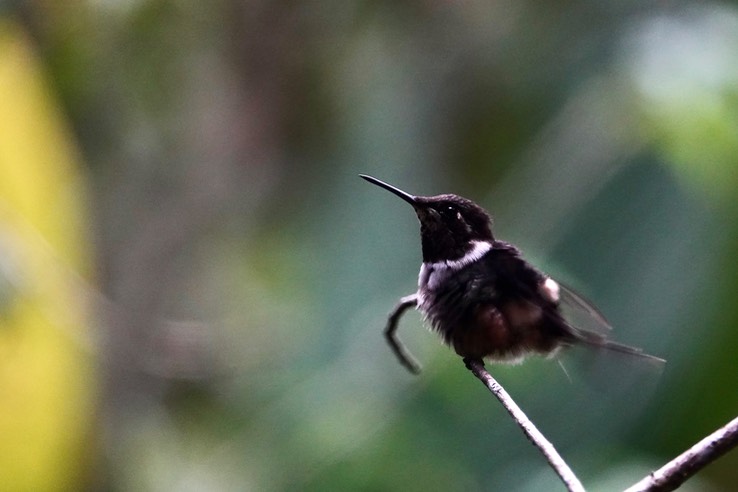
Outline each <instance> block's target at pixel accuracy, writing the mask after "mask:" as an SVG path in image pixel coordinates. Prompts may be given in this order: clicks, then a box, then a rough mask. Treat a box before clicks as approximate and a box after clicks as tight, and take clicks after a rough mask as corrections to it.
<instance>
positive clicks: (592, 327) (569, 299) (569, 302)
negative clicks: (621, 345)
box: [559, 283, 612, 334]
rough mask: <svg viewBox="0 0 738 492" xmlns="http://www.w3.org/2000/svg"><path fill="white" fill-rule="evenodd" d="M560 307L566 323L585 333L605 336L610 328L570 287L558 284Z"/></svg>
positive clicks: (602, 317)
mask: <svg viewBox="0 0 738 492" xmlns="http://www.w3.org/2000/svg"><path fill="white" fill-rule="evenodd" d="M559 296H560V297H559V299H560V301H559V302H560V307H561V311H562V314H563V315H564V318H565V319H566V320H567V322H568V323H569V324H570V325H572V326H574V327H576V328H578V329H580V330H585V331H591V332H594V333H602V334H607V333H608V332H609V331H610V330H612V326H611V325H610V323H609V322H608V321H607V319H605V316H604V315H603V314H602V313H601V312H600V310H599V309H597V308H596V307H594V305H593V304H592V303H591V302H590V301H588V300H587V299H585V298H584V297H582V296H581V295H579V294H577V293H576V292H575V291H574V290H572V289H571V288H570V287H567V286H566V285H564V284H561V283H559Z"/></svg>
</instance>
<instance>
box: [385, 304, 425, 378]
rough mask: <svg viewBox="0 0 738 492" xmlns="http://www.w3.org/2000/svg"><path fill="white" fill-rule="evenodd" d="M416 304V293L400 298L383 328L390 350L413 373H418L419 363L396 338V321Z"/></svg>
mask: <svg viewBox="0 0 738 492" xmlns="http://www.w3.org/2000/svg"><path fill="white" fill-rule="evenodd" d="M417 305H418V295H417V294H410V295H409V296H405V297H403V298H402V299H400V302H399V303H398V304H397V306H395V307H394V309H392V312H391V313H390V315H389V318H388V319H387V326H386V327H385V329H384V336H385V338H386V339H387V343H389V345H390V347H392V351H393V352H394V353H395V355H396V356H397V359H398V360H399V361H400V363H401V364H402V365H403V366H405V368H406V369H407V370H408V371H410V372H411V373H413V374H420V364H418V363H417V362H416V361H415V358H414V357H413V356H412V355H411V354H410V352H408V350H407V349H406V348H405V345H403V343H402V342H401V341H400V339H399V338H397V333H396V331H397V323H398V322H399V321H400V318H401V317H402V315H403V314H404V313H405V311H407V310H408V309H409V308H411V307H415V306H417Z"/></svg>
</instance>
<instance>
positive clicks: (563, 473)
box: [464, 359, 584, 492]
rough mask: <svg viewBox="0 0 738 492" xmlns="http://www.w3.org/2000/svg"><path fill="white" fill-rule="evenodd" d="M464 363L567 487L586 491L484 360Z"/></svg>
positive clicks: (573, 491)
mask: <svg viewBox="0 0 738 492" xmlns="http://www.w3.org/2000/svg"><path fill="white" fill-rule="evenodd" d="M464 364H466V367H467V369H469V370H470V371H471V372H472V373H473V374H474V375H475V376H476V377H477V378H478V379H479V380H480V381H481V382H482V383H483V384H484V385H485V386H486V387H487V389H489V390H490V391H491V392H492V394H494V395H495V396H496V397H497V399H498V400H500V403H502V406H504V407H505V410H507V412H508V413H509V414H510V416H511V417H512V418H513V420H515V423H516V424H518V426H519V427H520V428H521V429H523V432H524V433H525V435H526V436H527V437H528V440H530V442H531V443H533V445H534V446H536V447H537V448H538V449H539V450H540V451H541V453H543V455H544V456H545V457H546V460H548V463H549V464H550V465H551V468H553V469H554V471H555V472H556V473H557V474H558V476H559V477H561V480H562V481H563V482H564V485H566V488H567V489H568V490H569V491H571V492H584V487H583V486H582V482H580V481H579V479H578V478H577V476H576V475H574V472H573V471H572V470H571V468H569V465H567V464H566V462H565V461H564V459H563V458H562V457H561V455H560V454H559V453H558V451H556V448H554V446H553V444H551V443H550V442H549V441H548V439H546V438H545V437H544V436H543V434H541V432H540V431H539V430H538V429H537V428H536V426H535V425H533V422H531V421H530V419H529V418H528V417H527V416H526V415H525V413H524V412H523V411H522V410H521V409H520V407H519V406H518V405H517V403H515V401H514V400H513V399H512V398H511V397H510V395H509V394H508V393H507V391H505V389H504V388H503V387H502V386H500V383H498V382H497V381H496V380H495V379H494V378H493V377H492V376H491V375H490V373H489V372H487V370H486V369H485V368H484V362H482V361H481V360H479V359H464Z"/></svg>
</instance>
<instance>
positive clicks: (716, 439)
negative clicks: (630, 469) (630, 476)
mask: <svg viewBox="0 0 738 492" xmlns="http://www.w3.org/2000/svg"><path fill="white" fill-rule="evenodd" d="M736 445H738V417H736V418H734V419H733V420H731V421H730V422H728V424H726V425H725V426H724V427H722V428H720V429H718V430H717V431H715V432H713V433H712V434H710V435H709V436H707V437H706V438H704V439H702V440H701V441H700V442H698V443H697V444H695V445H694V446H692V447H691V448H689V449H688V450H686V451H685V452H684V453H682V454H680V455H679V456H677V457H676V458H674V459H673V460H671V461H670V462H668V463H667V464H666V465H664V466H662V467H661V468H659V469H658V470H656V471H655V472H652V473H650V474H649V475H648V476H647V477H646V478H644V479H643V480H641V481H640V482H638V483H636V484H635V485H633V486H632V487H630V488H629V489H627V490H626V492H656V491H658V492H667V491H669V490H675V489H676V488H677V487H679V486H680V485H682V484H683V483H684V482H685V481H686V480H687V479H688V478H689V477H691V476H692V475H694V474H695V473H697V472H698V471H700V470H701V469H702V468H704V467H705V466H707V465H708V464H709V463H712V462H713V461H715V460H716V459H718V458H719V457H721V456H722V455H723V454H725V453H726V452H728V451H729V450H731V449H732V448H734V447H735V446H736Z"/></svg>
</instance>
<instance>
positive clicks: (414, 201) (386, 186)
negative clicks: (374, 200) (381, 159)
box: [359, 174, 418, 207]
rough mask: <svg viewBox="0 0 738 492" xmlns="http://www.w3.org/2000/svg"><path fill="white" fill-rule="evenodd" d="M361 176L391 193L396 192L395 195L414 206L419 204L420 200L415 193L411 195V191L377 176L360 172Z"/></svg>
mask: <svg viewBox="0 0 738 492" xmlns="http://www.w3.org/2000/svg"><path fill="white" fill-rule="evenodd" d="M359 176H360V177H362V178H364V179H365V180H367V181H369V182H370V183H371V184H375V185H377V186H379V187H380V188H384V189H385V190H387V191H389V192H390V193H394V194H395V195H397V196H399V197H400V198H402V199H403V200H405V201H406V202H407V203H409V204H410V205H412V206H413V207H415V206H417V205H418V201H417V199H416V197H415V196H414V195H411V194H410V193H406V192H404V191H402V190H401V189H399V188H395V187H394V186H392V185H391V184H387V183H385V182H384V181H380V180H378V179H377V178H374V177H372V176H367V175H366V174H359Z"/></svg>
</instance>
